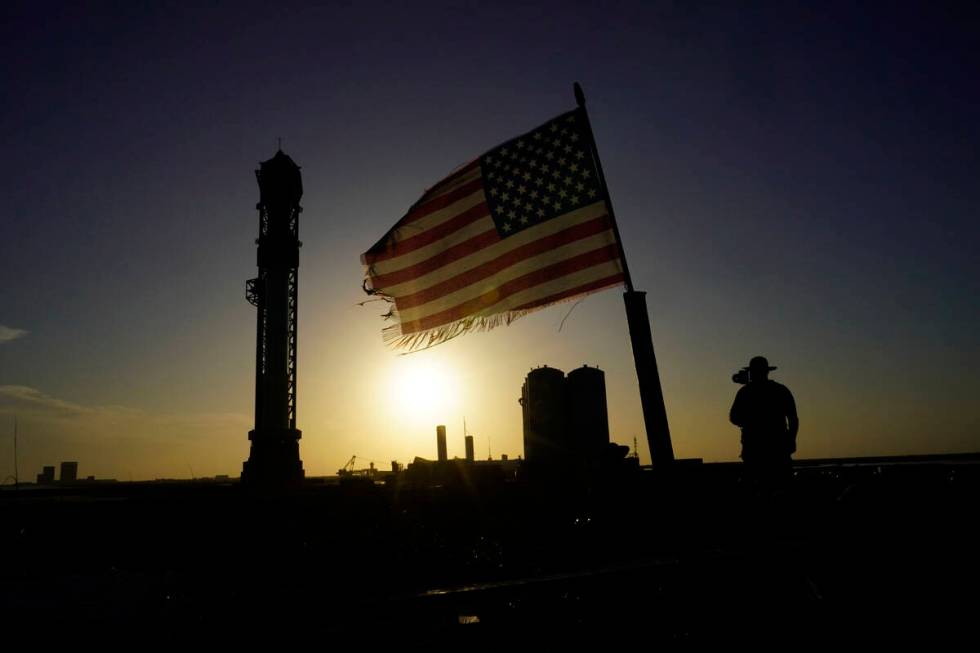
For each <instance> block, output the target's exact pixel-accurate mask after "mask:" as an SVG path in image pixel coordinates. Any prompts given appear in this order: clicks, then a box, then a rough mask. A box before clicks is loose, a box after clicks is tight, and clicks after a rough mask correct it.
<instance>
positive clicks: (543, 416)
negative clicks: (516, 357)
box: [520, 365, 572, 468]
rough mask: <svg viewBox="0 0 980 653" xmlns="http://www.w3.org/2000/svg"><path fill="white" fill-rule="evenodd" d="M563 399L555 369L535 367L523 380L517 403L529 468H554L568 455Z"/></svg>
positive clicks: (560, 379) (561, 381)
mask: <svg viewBox="0 0 980 653" xmlns="http://www.w3.org/2000/svg"><path fill="white" fill-rule="evenodd" d="M565 397H566V395H565V373H564V372H562V371H561V370H559V369H555V368H553V367H548V366H547V365H546V366H544V367H539V368H537V369H534V370H531V372H530V373H529V374H528V375H527V378H526V379H525V380H524V387H523V388H522V390H521V401H520V403H521V407H522V409H523V413H524V458H525V460H526V461H527V464H528V466H529V467H538V468H544V467H558V466H561V465H563V464H565V463H566V462H567V460H568V458H569V456H570V455H571V453H572V451H571V448H570V446H569V445H570V442H569V438H568V433H567V428H566V424H567V419H566V418H567V415H566V405H565Z"/></svg>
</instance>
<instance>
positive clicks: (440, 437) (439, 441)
mask: <svg viewBox="0 0 980 653" xmlns="http://www.w3.org/2000/svg"><path fill="white" fill-rule="evenodd" d="M436 452H437V454H438V456H439V462H441V463H444V462H446V461H447V460H449V452H448V451H447V450H446V427H445V426H443V425H442V424H440V425H439V426H437V427H436Z"/></svg>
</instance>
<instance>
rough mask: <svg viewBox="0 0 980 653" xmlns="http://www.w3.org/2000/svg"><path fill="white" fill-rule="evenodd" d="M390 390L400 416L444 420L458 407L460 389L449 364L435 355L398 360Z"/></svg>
mask: <svg viewBox="0 0 980 653" xmlns="http://www.w3.org/2000/svg"><path fill="white" fill-rule="evenodd" d="M394 367H395V369H394V370H393V374H392V375H391V384H392V385H391V392H392V395H393V397H394V400H395V402H394V403H395V404H396V405H397V406H398V408H399V412H400V414H401V415H404V416H406V417H412V418H415V419H422V420H428V421H431V422H432V423H433V424H435V423H443V422H445V421H446V420H447V419H449V418H450V417H451V416H450V415H449V414H448V413H450V412H452V411H453V410H454V409H455V407H456V399H457V390H456V383H455V379H454V375H453V373H452V370H451V369H450V368H449V366H447V365H445V364H444V363H442V362H441V361H439V360H438V359H435V358H431V357H430V358H422V357H419V356H417V355H414V356H404V357H402V358H400V359H399V360H398V361H396V363H395V365H394Z"/></svg>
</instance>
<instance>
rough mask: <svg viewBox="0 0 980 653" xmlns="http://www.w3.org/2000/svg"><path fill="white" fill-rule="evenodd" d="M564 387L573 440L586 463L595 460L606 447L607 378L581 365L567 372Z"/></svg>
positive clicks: (597, 371) (607, 433) (599, 372)
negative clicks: (565, 388)
mask: <svg viewBox="0 0 980 653" xmlns="http://www.w3.org/2000/svg"><path fill="white" fill-rule="evenodd" d="M565 383H566V387H567V392H568V414H569V427H570V429H571V431H572V434H571V435H572V440H573V441H574V443H575V446H576V448H577V449H578V451H579V452H580V455H581V456H583V457H584V458H585V459H586V460H587V461H590V460H591V461H594V460H597V459H598V457H599V456H601V455H602V452H603V451H604V450H605V448H606V446H607V445H608V444H609V413H608V410H607V407H606V375H605V373H604V372H603V371H602V370H600V369H599V368H598V367H589V366H588V365H583V366H582V367H580V368H578V369H575V370H572V371H571V372H569V373H568V377H567V379H566V382H565Z"/></svg>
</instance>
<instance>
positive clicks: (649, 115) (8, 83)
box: [0, 2, 980, 482]
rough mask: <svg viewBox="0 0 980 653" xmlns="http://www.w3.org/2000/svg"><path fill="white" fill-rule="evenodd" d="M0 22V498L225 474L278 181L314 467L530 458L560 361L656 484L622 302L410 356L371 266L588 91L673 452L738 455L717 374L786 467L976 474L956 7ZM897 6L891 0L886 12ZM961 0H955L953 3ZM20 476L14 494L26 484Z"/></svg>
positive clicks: (231, 10) (344, 10)
mask: <svg viewBox="0 0 980 653" xmlns="http://www.w3.org/2000/svg"><path fill="white" fill-rule="evenodd" d="M698 4H699V3H688V2H681V3H654V2H637V3H620V2H602V3H598V2H596V3H575V2H540V3H506V2H497V3H479V2H459V3H408V2H404V3H402V2H390V3H372V2H357V3H353V2H350V3H346V2H345V3H335V4H330V3H328V4H327V5H325V6H319V7H309V6H306V5H304V4H300V3H290V2H284V3H276V6H275V7H269V6H267V5H268V3H255V4H254V5H253V4H249V3H227V4H222V3H213V4H210V5H209V6H207V7H205V8H201V7H191V6H190V3H163V2H161V3H154V4H153V6H151V7H149V8H147V7H145V6H143V5H144V3H66V4H65V6H63V7H59V6H58V4H57V3H50V4H43V5H42V3H4V4H3V7H2V8H0V54H2V59H3V64H2V66H3V67H2V71H3V72H2V77H0V88H2V97H3V100H2V102H0V133H2V134H3V143H4V151H3V156H2V159H0V198H2V203H0V477H7V476H9V475H12V474H13V473H14V463H13V438H12V434H13V421H14V416H15V415H16V416H17V418H18V424H19V448H20V454H19V463H20V465H19V471H20V477H21V480H24V479H32V478H33V476H34V475H35V474H36V473H38V472H39V471H40V469H41V466H42V465H46V464H48V465H56V464H57V463H58V462H59V461H62V460H77V461H78V462H79V474H80V475H81V476H88V475H95V476H97V477H111V478H118V479H120V480H128V479H130V478H131V479H134V480H135V479H147V478H157V477H172V478H178V477H189V476H191V475H195V476H209V475H214V474H230V475H234V476H237V475H238V474H239V473H240V471H241V465H242V462H243V461H244V460H245V459H246V458H247V457H248V445H249V443H248V440H247V432H248V430H249V429H250V428H251V427H252V409H253V406H252V402H253V396H254V395H253V383H254V338H255V319H254V310H255V309H254V308H253V307H252V306H250V305H249V304H248V303H247V302H246V301H245V297H244V291H245V280H246V279H248V278H250V277H254V276H255V275H256V267H255V242H254V241H255V238H256V236H257V235H258V234H257V232H258V216H257V212H256V211H255V203H256V202H257V201H258V187H257V185H256V182H255V177H254V173H253V171H254V170H255V168H257V166H258V163H259V161H261V160H265V159H268V158H271V156H272V155H273V154H274V153H275V151H276V148H277V138H280V137H281V138H282V148H283V150H284V151H285V152H286V153H287V154H289V155H290V156H291V157H293V159H294V160H295V161H296V162H297V163H298V164H299V165H300V166H302V173H303V182H304V187H305V195H304V197H303V201H302V205H303V207H304V212H303V214H302V216H301V222H300V238H301V240H302V241H303V248H302V250H301V253H300V282H299V293H300V300H299V301H300V305H299V315H300V322H299V365H298V371H299V399H298V427H299V428H300V429H302V431H303V439H302V441H301V443H300V451H301V457H302V459H303V461H304V466H305V469H306V472H307V474H308V475H322V474H333V473H335V472H336V470H337V469H338V468H339V467H340V466H341V465H342V464H343V463H344V462H346V461H347V459H349V458H350V457H351V456H352V455H355V454H356V455H357V456H358V457H359V458H360V459H362V460H363V461H364V462H365V464H366V461H368V460H373V461H375V462H376V464H378V465H380V466H383V467H387V466H388V464H389V462H390V461H391V460H399V461H401V462H403V463H404V462H410V461H411V459H412V458H413V457H414V456H417V455H418V456H423V457H430V458H432V457H435V426H436V424H446V425H447V426H448V430H449V455H450V456H463V439H462V435H463V434H462V424H463V419H464V417H465V419H466V423H467V425H468V427H469V430H470V432H471V433H472V434H474V435H475V436H476V448H477V454H478V456H480V457H486V455H487V452H488V448H489V449H492V452H493V456H494V457H498V456H499V455H500V454H504V453H506V454H509V455H511V456H517V455H518V454H521V453H522V434H521V413H520V406H519V405H518V403H517V398H518V396H519V395H520V386H521V383H522V380H523V377H524V375H525V374H526V373H527V371H528V370H529V369H530V368H531V367H533V366H538V365H542V364H548V365H550V366H554V367H560V368H562V369H565V370H566V371H568V370H570V369H572V368H574V367H577V366H580V365H581V364H583V363H588V364H590V365H598V366H599V367H601V368H602V369H603V370H605V372H606V381H607V391H608V396H609V418H610V426H611V432H612V437H613V439H614V440H615V441H617V442H620V443H622V444H629V445H630V446H632V442H633V438H634V436H636V437H637V438H638V440H639V443H640V447H639V453H640V456H641V459H642V460H643V462H649V455H648V452H647V447H646V441H645V434H644V430H643V420H642V415H641V412H640V404H639V396H638V391H637V389H636V377H635V372H634V370H633V362H632V357H631V352H630V347H629V341H628V337H627V329H626V320H625V315H624V311H623V302H622V293H621V292H620V291H618V290H611V291H606V292H603V293H600V294H597V295H593V296H590V297H588V298H587V299H585V300H584V301H583V302H582V303H581V304H579V305H577V306H576V307H575V308H574V311H572V313H571V315H570V316H568V318H567V320H566V321H565V323H564V327H563V328H562V329H561V330H560V331H559V325H560V324H561V322H562V320H563V318H565V317H566V315H567V314H568V312H569V310H570V309H571V308H572V306H573V304H571V303H568V304H562V305H559V306H556V307H552V308H549V309H546V310H543V311H540V312H538V313H536V314H533V315H531V316H528V317H526V318H523V319H521V320H519V321H517V322H515V323H514V324H512V325H511V326H509V327H501V328H498V329H495V330H493V331H490V332H486V333H476V334H470V335H466V336H463V337H460V338H457V339H456V340H453V341H451V342H449V343H447V344H444V345H440V346H438V347H436V348H434V349H431V350H428V351H424V352H421V353H416V354H411V355H408V356H399V355H398V354H397V353H396V352H394V351H392V350H391V349H389V348H386V346H385V345H384V344H383V342H382V339H381V328H382V326H383V325H384V323H383V321H382V320H381V318H380V317H379V313H381V312H382V310H383V307H382V306H380V305H379V304H367V305H365V306H359V305H358V303H359V302H361V301H363V300H364V299H366V296H365V295H364V293H363V292H362V290H361V281H362V279H363V272H364V271H363V269H362V267H361V265H360V263H359V260H358V257H359V255H360V254H361V253H362V252H363V251H365V250H366V249H367V248H368V247H370V246H371V245H372V244H373V243H374V242H375V241H376V240H377V239H378V238H380V237H381V236H382V235H383V234H384V233H385V232H386V231H387V230H388V229H389V228H390V227H391V226H392V225H393V224H394V223H395V221H396V220H398V218H399V217H400V216H401V215H402V214H403V213H404V212H405V211H406V210H407V208H408V207H409V206H410V205H411V204H412V202H414V201H415V200H416V199H417V198H418V197H419V195H420V194H421V193H422V192H423V190H424V189H425V188H426V187H427V186H429V185H431V184H432V183H434V182H436V181H438V180H439V179H441V178H442V177H443V176H445V175H446V174H447V173H448V172H450V171H451V170H452V169H453V168H455V167H456V166H457V165H459V164H461V163H464V162H466V161H468V160H471V159H472V158H474V157H476V156H478V155H479V154H480V153H482V152H484V151H486V150H488V149H490V148H492V147H494V146H495V145H497V144H499V143H500V142H502V141H504V140H506V139H508V138H510V137H512V136H515V135H517V134H518V133H521V132H523V131H527V130H528V129H531V128H533V127H535V126H536V125H538V124H540V123H542V122H544V121H546V120H548V119H549V118H551V117H552V116H554V115H557V114H559V113H561V112H563V111H567V110H569V109H571V108H573V107H574V98H573V97H572V82H573V81H576V80H577V81H580V82H581V83H582V84H583V86H584V88H585V91H586V94H587V96H588V100H589V109H590V113H591V117H592V122H593V127H594V130H595V133H596V139H597V141H598V146H599V151H600V154H601V156H602V159H603V164H604V167H605V172H606V176H607V179H608V182H609V187H610V192H611V194H612V198H613V201H614V203H615V207H616V213H617V217H618V219H619V226H620V231H621V233H622V237H623V242H624V245H625V251H626V255H627V257H628V260H629V265H630V268H631V272H632V275H633V279H634V283H635V285H636V287H637V289H639V290H645V291H647V292H648V293H649V294H648V305H649V307H650V311H651V317H652V319H653V338H654V344H655V347H656V351H657V355H658V358H659V363H660V373H661V378H662V381H663V386H664V392H665V397H666V403H667V411H668V416H669V420H670V425H671V430H672V437H673V446H674V450H675V453H676V455H677V456H679V457H700V458H704V459H705V460H708V461H722V460H735V459H737V457H738V452H739V445H738V431H737V429H736V428H735V427H733V426H732V425H731V424H729V423H728V409H729V407H730V405H731V401H732V398H733V397H734V393H735V391H736V390H737V386H736V385H735V384H734V383H732V381H731V375H732V373H733V372H735V371H736V370H737V369H738V368H739V367H741V366H743V365H746V364H747V363H748V360H749V358H750V357H752V356H754V355H757V354H762V355H765V356H767V357H768V358H769V360H770V362H771V364H773V365H776V366H778V367H779V369H778V370H777V371H776V372H774V373H773V378H775V379H776V380H779V381H781V382H783V383H785V384H787V385H788V386H789V387H790V389H791V390H792V391H793V393H794V395H795V397H796V401H797V405H798V408H799V414H800V421H801V427H800V435H799V451H798V457H801V458H809V457H824V456H858V455H885V454H906V453H943V452H963V451H980V401H978V400H977V398H978V397H980V372H978V370H980V346H978V335H977V334H978V333H980V300H978V298H980V256H978V255H977V251H978V242H980V221H978V216H977V213H978V208H977V207H978V206H980V183H978V180H980V122H978V120H977V116H978V115H980V91H978V84H977V80H978V79H980V51H978V46H977V38H976V35H977V34H978V33H980V21H978V18H977V15H976V13H972V14H966V13H958V12H957V11H955V10H953V9H951V8H943V7H942V6H941V4H940V3H922V6H921V7H920V8H896V7H893V6H891V3H887V4H886V3H882V4H881V5H877V4H874V3H872V5H870V6H869V7H865V8H854V7H852V6H851V5H852V4H854V3H841V4H837V3H814V4H813V6H812V7H810V8H799V7H797V8H793V7H792V5H793V4H794V3H773V4H772V5H766V4H761V5H757V6H756V7H755V8H751V9H748V8H745V7H743V6H741V4H742V3H732V5H731V6H730V7H727V8H725V7H718V6H717V5H714V4H712V6H710V7H707V6H705V7H703V8H698ZM896 6H897V4H896ZM952 6H955V4H950V7H952ZM6 482H10V481H9V480H8V481H6Z"/></svg>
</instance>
